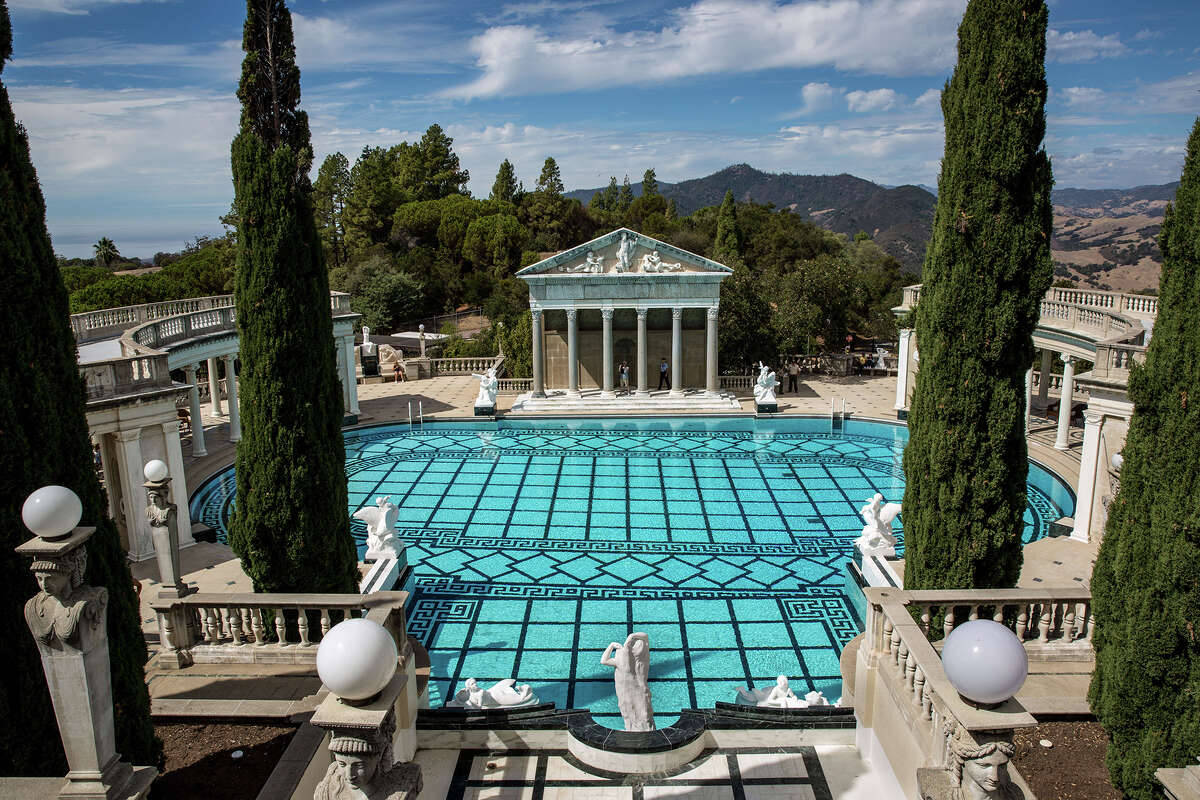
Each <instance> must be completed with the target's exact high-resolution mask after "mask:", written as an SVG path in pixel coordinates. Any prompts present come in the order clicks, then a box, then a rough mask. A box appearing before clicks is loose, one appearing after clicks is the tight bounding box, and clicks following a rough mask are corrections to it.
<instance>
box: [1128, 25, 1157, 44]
mask: <svg viewBox="0 0 1200 800" xmlns="http://www.w3.org/2000/svg"><path fill="white" fill-rule="evenodd" d="M1162 37H1163V32H1162V31H1152V30H1150V29H1149V28H1142V29H1141V30H1140V31H1138V32H1137V33H1135V34H1134V35H1133V40H1134V41H1135V42H1148V41H1150V40H1151V39H1161V38H1162Z"/></svg>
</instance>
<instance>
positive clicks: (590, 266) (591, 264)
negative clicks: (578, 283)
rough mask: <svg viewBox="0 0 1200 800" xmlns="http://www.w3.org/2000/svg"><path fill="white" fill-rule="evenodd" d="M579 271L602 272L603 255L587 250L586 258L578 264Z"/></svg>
mask: <svg viewBox="0 0 1200 800" xmlns="http://www.w3.org/2000/svg"><path fill="white" fill-rule="evenodd" d="M578 271H579V272H593V273H600V272H604V256H598V255H596V254H595V253H594V252H593V251H591V250H588V252H587V260H586V261H584V262H583V263H582V264H580V265H579V268H578Z"/></svg>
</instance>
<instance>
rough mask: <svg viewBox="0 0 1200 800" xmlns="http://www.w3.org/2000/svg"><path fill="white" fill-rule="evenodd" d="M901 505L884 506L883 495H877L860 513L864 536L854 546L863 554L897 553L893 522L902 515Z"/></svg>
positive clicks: (890, 504)
mask: <svg viewBox="0 0 1200 800" xmlns="http://www.w3.org/2000/svg"><path fill="white" fill-rule="evenodd" d="M900 508H901V506H900V504H899V503H888V504H887V505H884V504H883V495H881V494H876V495H875V496H874V497H872V498H871V499H870V500H868V501H867V504H866V505H865V506H863V507H862V510H861V511H859V512H858V513H859V514H861V515H862V518H863V522H864V523H866V524H865V525H863V529H862V535H860V536H859V537H858V538H857V539H856V540H855V541H854V546H855V547H857V548H858V549H859V550H861V551H862V552H863V553H870V552H873V551H876V550H888V549H890V550H891V551H892V552H893V553H895V548H896V537H895V536H893V535H892V520H894V519H896V517H897V516H898V515H899V514H900Z"/></svg>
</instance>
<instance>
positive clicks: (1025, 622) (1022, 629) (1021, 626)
mask: <svg viewBox="0 0 1200 800" xmlns="http://www.w3.org/2000/svg"><path fill="white" fill-rule="evenodd" d="M1018 609H1019V611H1018V612H1017V628H1016V630H1015V631H1014V633H1016V634H1017V638H1018V639H1020V640H1021V641H1025V633H1026V632H1027V631H1028V630H1029V604H1028V603H1021V604H1020V605H1019V606H1018Z"/></svg>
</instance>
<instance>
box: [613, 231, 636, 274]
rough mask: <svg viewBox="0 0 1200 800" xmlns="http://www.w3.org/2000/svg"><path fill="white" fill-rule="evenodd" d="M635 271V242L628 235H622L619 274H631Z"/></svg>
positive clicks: (618, 260) (618, 251)
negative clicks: (631, 271) (630, 271)
mask: <svg viewBox="0 0 1200 800" xmlns="http://www.w3.org/2000/svg"><path fill="white" fill-rule="evenodd" d="M631 269H633V240H632V239H630V238H629V234H628V233H622V234H621V244H620V245H619V246H618V247H617V272H629V270H631Z"/></svg>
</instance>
